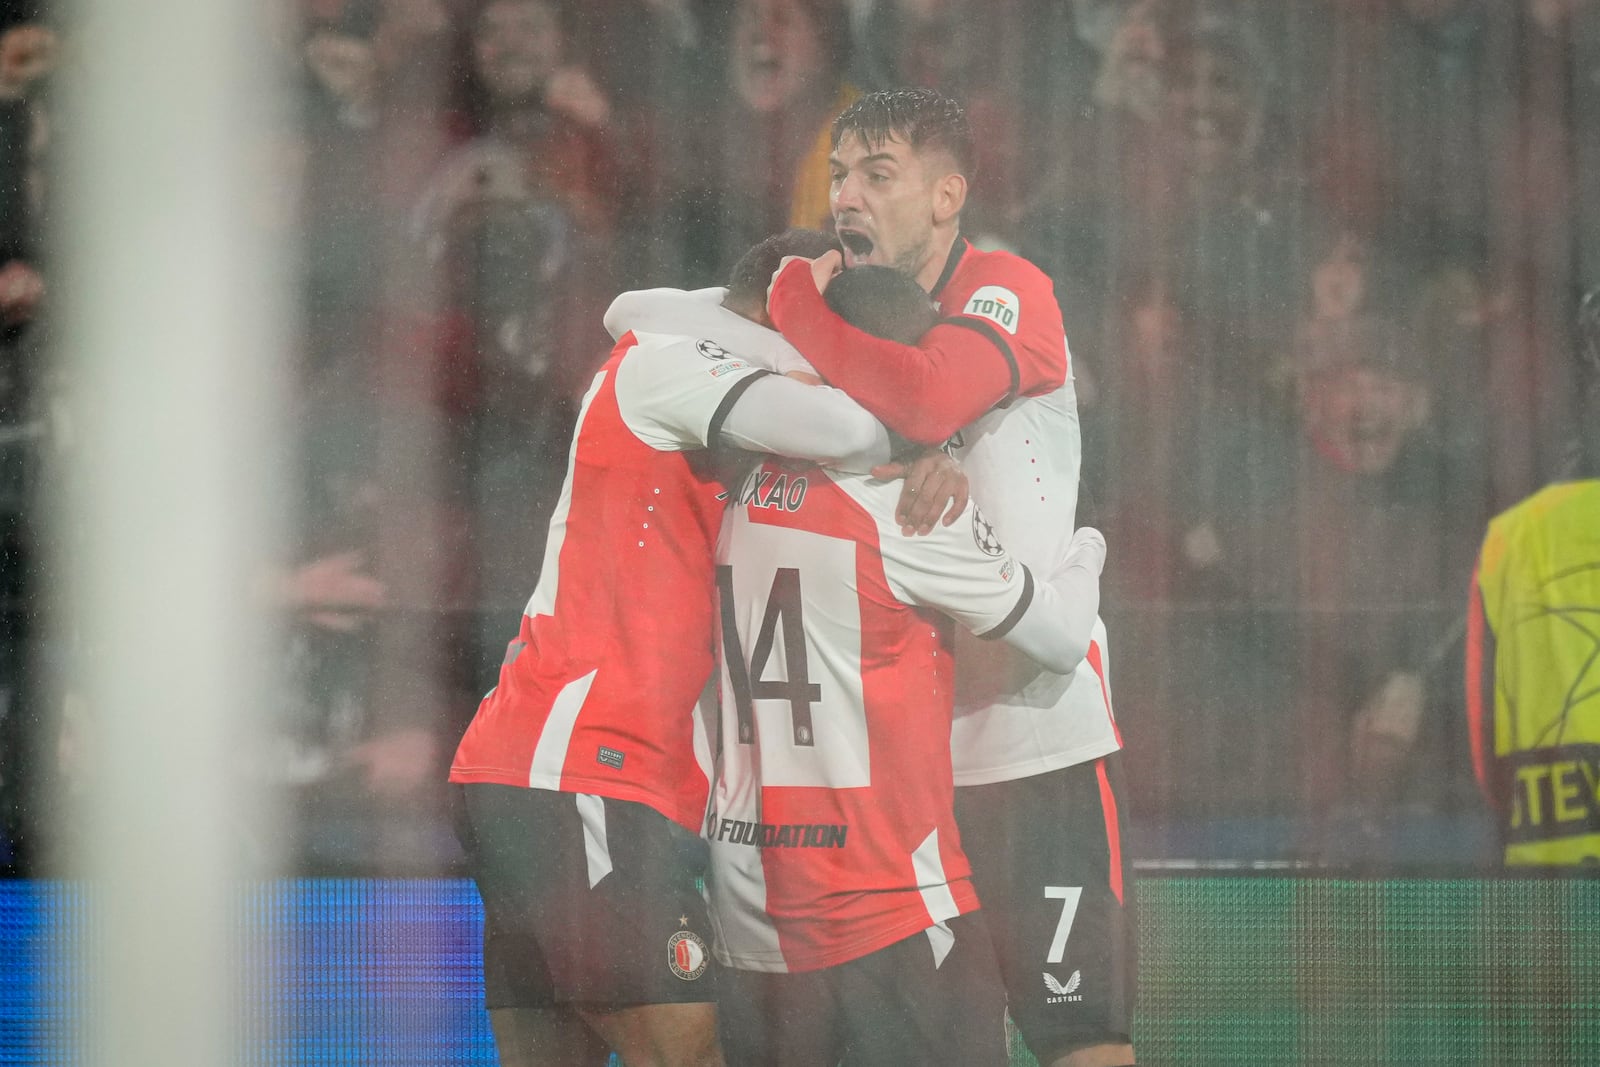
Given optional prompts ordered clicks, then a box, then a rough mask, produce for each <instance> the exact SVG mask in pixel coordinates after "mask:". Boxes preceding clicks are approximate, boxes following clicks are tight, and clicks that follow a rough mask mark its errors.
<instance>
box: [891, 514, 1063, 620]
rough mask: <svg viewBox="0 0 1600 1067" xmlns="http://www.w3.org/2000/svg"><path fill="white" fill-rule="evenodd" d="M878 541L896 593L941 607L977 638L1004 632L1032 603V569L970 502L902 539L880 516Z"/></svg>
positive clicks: (910, 599) (906, 598) (897, 528)
mask: <svg viewBox="0 0 1600 1067" xmlns="http://www.w3.org/2000/svg"><path fill="white" fill-rule="evenodd" d="M879 545H880V551H881V553H882V556H883V565H884V576H885V577H886V578H887V579H888V580H889V583H890V587H891V588H892V589H893V590H894V593H895V596H897V597H898V598H900V599H901V600H903V601H905V602H906V603H909V604H917V605H920V606H922V607H927V608H932V609H934V610H936V611H942V612H944V613H945V614H946V615H949V616H950V617H951V618H953V619H955V621H956V622H958V623H960V624H961V625H962V626H964V627H966V628H967V629H968V630H970V631H972V632H973V633H975V634H978V635H979V636H991V635H992V636H994V637H1001V636H1004V634H1005V633H1006V632H1007V631H1009V630H1010V629H1011V628H1012V627H1013V626H1015V625H1016V623H1017V620H1019V619H1020V618H1021V617H1022V616H1023V614H1024V613H1025V612H1026V611H1027V610H1028V606H1029V604H1030V603H1032V600H1033V595H1034V584H1033V583H1034V579H1033V575H1032V573H1031V572H1030V571H1029V570H1028V568H1027V567H1025V566H1024V565H1023V564H1022V563H1021V562H1020V561H1018V560H1017V559H1016V557H1014V556H1012V555H1011V553H1010V552H1008V551H1006V549H1005V547H1004V546H1003V545H1001V544H1000V541H999V539H998V538H997V537H996V536H995V532H994V528H993V527H992V526H990V525H989V523H988V520H986V519H985V518H984V517H983V512H982V511H980V510H979V509H978V507H977V506H976V505H975V504H972V503H968V504H967V508H966V511H964V512H963V513H962V515H961V518H960V519H958V520H957V521H956V522H954V523H952V524H951V525H949V526H944V525H942V524H937V525H935V526H934V529H933V532H932V533H930V534H927V535H926V536H917V537H906V536H904V535H902V534H901V533H900V529H899V527H898V526H896V525H895V524H893V523H892V522H887V521H884V520H883V519H880V520H879Z"/></svg>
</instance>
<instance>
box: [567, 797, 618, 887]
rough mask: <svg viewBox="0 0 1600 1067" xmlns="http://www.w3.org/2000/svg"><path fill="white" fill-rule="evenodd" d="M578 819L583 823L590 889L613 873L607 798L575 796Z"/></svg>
mask: <svg viewBox="0 0 1600 1067" xmlns="http://www.w3.org/2000/svg"><path fill="white" fill-rule="evenodd" d="M574 796H575V797H576V798H577V801H578V818H579V819H581V820H582V821H583V855H584V858H585V859H587V860H588V861H589V888H590V889H593V888H594V887H595V886H597V885H599V884H600V879H602V878H604V877H605V876H606V875H608V874H610V873H611V848H610V846H608V845H607V844H606V802H605V798H603V797H597V796H595V795H594V794H593V793H577V794H574Z"/></svg>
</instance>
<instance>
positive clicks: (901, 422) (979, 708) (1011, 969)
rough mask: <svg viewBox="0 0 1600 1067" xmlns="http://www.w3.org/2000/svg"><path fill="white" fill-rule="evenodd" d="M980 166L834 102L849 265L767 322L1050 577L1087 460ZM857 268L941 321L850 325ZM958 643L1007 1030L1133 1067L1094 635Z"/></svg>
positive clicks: (1128, 917) (964, 727)
mask: <svg viewBox="0 0 1600 1067" xmlns="http://www.w3.org/2000/svg"><path fill="white" fill-rule="evenodd" d="M973 157H974V153H973V148H972V132H971V130H970V128H969V127H968V124H967V120H966V116H965V114H964V113H963V111H962V109H961V108H960V107H959V105H957V104H956V103H955V102H953V101H951V100H949V99H947V98H945V97H943V96H941V95H939V94H938V93H936V92H933V91H931V90H924V89H901V90H892V91H886V92H878V93H872V94H869V95H867V96H865V97H862V98H861V99H860V100H858V101H857V102H856V103H854V104H853V105H851V106H850V107H849V108H847V109H846V110H845V111H844V112H843V113H842V114H841V115H840V116H839V118H838V120H837V121H836V122H835V124H834V129H833V153H832V156H831V158H830V167H831V171H832V184H831V186H830V201H831V209H832V212H833V217H834V221H835V224H836V227H837V230H838V234H839V239H840V241H841V243H842V244H843V246H844V253H843V255H842V256H841V255H840V254H839V253H838V252H830V253H828V254H827V255H824V256H820V257H815V258H813V259H812V260H811V261H810V262H793V263H788V264H786V265H785V266H784V267H783V268H782V269H781V270H780V271H779V273H778V274H777V276H776V277H775V278H774V279H773V284H772V287H771V290H770V294H769V301H768V311H769V313H770V315H771V318H772V320H773V322H774V323H775V324H776V325H777V326H778V327H779V328H780V329H781V330H782V331H783V333H784V336H785V337H786V338H788V339H789V340H790V341H791V342H793V344H794V345H795V347H796V348H797V349H798V350H799V351H800V352H801V354H802V355H804V356H805V357H806V358H807V359H808V360H809V361H810V362H811V363H812V364H814V365H815V367H816V368H817V370H818V371H820V372H821V373H822V375H823V376H824V377H826V378H827V379H828V380H829V381H830V382H831V383H832V384H833V385H835V386H837V387H839V388H841V389H843V390H844V391H845V392H847V393H849V394H850V395H851V396H853V397H855V398H856V399H857V400H859V401H860V402H861V403H862V405H863V406H864V407H865V408H866V409H867V410H868V411H870V412H872V413H873V414H874V415H876V416H878V417H879V418H880V419H882V420H883V422H884V424H885V425H886V426H888V427H889V428H890V429H892V430H895V431H897V432H898V433H900V434H902V435H904V436H905V437H907V438H909V439H911V440H913V441H917V442H921V443H924V444H937V443H940V442H943V441H945V440H946V439H947V438H948V439H949V441H950V445H951V451H952V452H953V453H954V454H955V455H956V456H957V457H958V458H959V459H960V461H961V463H962V466H963V467H964V468H965V470H966V473H967V476H968V477H969V478H970V479H971V483H972V491H973V495H974V497H975V498H976V499H977V500H978V501H979V503H980V504H982V506H983V509H984V514H985V516H986V517H987V519H988V521H990V522H992V523H993V527H994V529H995V530H997V531H999V533H1000V535H1001V536H1002V537H1003V539H1004V544H1005V545H1006V547H1007V548H1008V549H1010V550H1011V551H1012V552H1013V553H1015V555H1016V557H1017V558H1018V559H1020V560H1022V561H1023V562H1025V563H1027V564H1029V565H1030V566H1031V567H1033V568H1034V569H1035V570H1036V571H1038V572H1040V573H1049V572H1050V570H1051V568H1052V567H1053V566H1054V565H1055V563H1056V562H1057V561H1058V560H1059V559H1061V558H1062V556H1063V554H1064V553H1065V551H1066V548H1067V545H1068V544H1069V541H1070V537H1071V535H1072V531H1073V528H1074V520H1075V515H1076V505H1077V493H1078V467H1079V461H1080V458H1081V445H1080V439H1079V430H1078V414H1077V401H1076V397H1075V393H1074V387H1073V381H1072V375H1071V370H1070V367H1069V363H1068V350H1067V341H1066V334H1065V330H1064V328H1063V326H1062V322H1061V312H1060V309H1059V308H1058V307H1057V305H1056V301H1055V297H1054V293H1053V291H1052V287H1051V283H1050V280H1049V279H1048V278H1047V277H1046V276H1045V275H1044V274H1043V273H1042V272H1040V271H1039V270H1038V269H1037V268H1036V267H1034V266H1033V265H1032V264H1030V263H1028V262H1027V261H1026V260H1023V259H1021V258H1019V257H1017V256H1014V255H1011V254H1009V253H1005V252H984V251H981V250H979V249H977V248H974V247H973V246H972V245H971V244H970V243H969V242H967V241H966V240H965V239H964V238H963V237H962V236H961V232H960V220H961V209H962V206H963V205H964V203H965V200H966V191H967V182H968V178H969V176H970V175H971V174H972V173H973V166H972V161H973ZM870 264H876V265H889V266H895V267H898V268H899V269H900V270H902V271H904V272H905V273H907V274H910V275H911V276H912V277H914V278H915V279H916V280H917V281H918V282H919V283H920V284H921V285H922V287H923V288H924V289H925V290H926V291H927V292H928V293H929V294H930V295H931V296H932V297H933V299H934V300H935V301H936V302H937V304H938V306H939V308H940V311H941V313H942V314H943V315H944V316H945V317H944V318H943V319H942V320H941V321H940V323H939V324H938V325H936V326H934V327H933V328H932V329H930V330H929V331H928V332H927V333H926V334H924V335H923V336H922V337H921V338H919V339H918V340H917V342H916V343H915V344H906V343H902V342H900V341H895V340H889V339H884V338H879V337H875V336H872V335H871V334H870V333H868V332H866V331H863V330H861V329H858V328H856V327H853V326H852V325H850V324H849V323H848V322H846V321H845V320H844V319H843V318H842V317H840V316H839V315H837V314H836V313H835V312H834V311H832V310H831V309H830V308H829V307H828V306H827V303H826V301H825V298H824V295H823V294H824V291H825V290H826V289H827V288H828V286H829V284H830V282H831V281H832V279H833V278H834V276H835V275H836V274H837V273H838V271H839V269H840V267H841V266H843V267H847V268H849V267H856V266H860V265H870ZM704 305H705V300H704V298H703V297H700V296H697V295H694V294H689V295H684V294H677V295H676V296H674V295H673V294H672V293H670V292H667V291H654V292H651V293H644V294H631V295H630V296H629V297H628V298H627V299H626V304H625V306H626V309H627V311H628V313H629V315H630V317H631V318H632V319H633V320H634V321H648V322H652V323H654V324H655V326H656V328H663V329H670V328H681V324H683V323H685V322H703V321H704V318H703V307H704ZM617 311H618V304H613V309H612V312H611V313H610V314H611V315H615V314H616V313H617ZM608 318H609V316H608ZM675 324H677V325H675ZM919 485H920V483H919V481H918V480H917V478H916V477H908V478H907V479H906V481H905V490H904V492H903V494H902V496H901V508H902V509H907V508H911V507H915V508H917V509H918V512H917V513H918V515H919V516H926V514H927V509H926V505H925V504H923V503H917V496H918V494H917V490H918V488H919ZM916 525H918V526H919V528H926V524H925V522H924V521H923V520H921V519H919V520H918V522H917V524H916ZM956 639H957V652H956V656H957V662H958V663H959V669H958V670H957V672H956V685H957V704H956V718H955V726H954V731H953V750H954V757H955V770H954V773H955V782H956V785H957V786H958V787H959V788H957V790H956V811H957V819H958V821H959V822H960V823H961V824H962V825H963V826H966V827H968V830H969V832H968V833H967V834H966V839H967V841H968V855H969V858H970V859H971V861H972V866H973V872H974V881H975V883H976V885H977V887H978V891H979V893H980V895H981V896H982V898H983V902H984V912H985V914H986V916H987V918H988V924H989V927H990V930H991V933H992V934H993V936H994V938H995V944H996V947H997V950H998V953H999V957H1000V963H1001V968H1002V971H1003V974H1004V977H1005V983H1006V989H1007V993H1008V998H1009V1011H1010V1013H1011V1016H1012V1018H1013V1020H1014V1021H1015V1022H1016V1023H1017V1025H1018V1027H1019V1029H1020V1030H1021V1032H1022V1035H1023V1038H1024V1039H1025V1040H1026V1042H1027V1043H1028V1046H1029V1048H1030V1049H1031V1050H1032V1051H1033V1053H1034V1055H1035V1056H1036V1057H1037V1058H1038V1059H1039V1061H1040V1062H1041V1063H1042V1064H1044V1065H1046V1067H1107V1065H1120V1064H1129V1063H1132V1062H1133V1048H1132V1045H1131V1042H1130V1027H1131V1022H1132V1012H1133V1001H1134V989H1135V974H1134V963H1135V958H1134V929H1133V921H1132V920H1133V912H1132V903H1133V902H1132V900H1131V899H1129V897H1128V892H1127V891H1128V888H1129V886H1128V882H1129V878H1128V870H1129V865H1128V862H1127V857H1126V854H1125V852H1124V851H1123V847H1122V837H1123V833H1124V830H1125V826H1126V822H1127V812H1126V808H1125V805H1124V803H1123V801H1122V790H1121V785H1120V779H1121V775H1120V765H1119V762H1118V757H1117V752H1118V750H1119V749H1120V748H1121V746H1122V740H1121V737H1120V734H1119V733H1118V730H1117V726H1116V722H1115V720H1114V719H1113V717H1112V713H1111V698H1110V677H1109V667H1110V665H1109V661H1108V656H1107V652H1106V647H1105V633H1104V629H1103V627H1097V628H1096V634H1095V641H1094V643H1093V644H1092V646H1091V648H1090V651H1089V654H1088V655H1087V656H1086V657H1085V658H1084V660H1083V661H1082V662H1081V663H1080V664H1079V665H1078V667H1077V668H1076V669H1075V670H1074V671H1072V672H1071V673H1069V674H1065V675H1062V674H1059V673H1056V672H1053V671H1050V670H1048V669H1046V668H1045V667H1042V666H1041V665H1039V664H1037V663H1035V662H1033V661H1031V660H1030V659H1028V658H1027V657H1026V656H1022V655H1020V654H1016V653H1015V652H1013V651H1012V650H1011V649H1010V648H1009V647H1008V646H1004V645H996V644H993V643H989V644H985V643H983V642H977V641H973V640H970V639H969V638H968V637H967V635H965V634H964V633H961V632H958V633H957V636H956ZM1069 987H1070V989H1069Z"/></svg>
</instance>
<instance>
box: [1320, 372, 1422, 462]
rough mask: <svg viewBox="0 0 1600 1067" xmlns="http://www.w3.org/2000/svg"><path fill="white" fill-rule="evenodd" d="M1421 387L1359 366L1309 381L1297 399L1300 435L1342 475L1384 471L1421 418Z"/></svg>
mask: <svg viewBox="0 0 1600 1067" xmlns="http://www.w3.org/2000/svg"><path fill="white" fill-rule="evenodd" d="M1426 404H1427V399H1426V394H1425V393H1424V392H1423V391H1422V387H1421V386H1419V385H1416V384H1414V383H1412V382H1408V381H1406V380H1404V379H1403V378H1400V377H1397V376H1395V375H1394V374H1391V373H1388V372H1386V371H1383V370H1380V369H1378V368H1375V367H1370V366H1363V365H1361V364H1359V363H1348V364H1345V365H1343V366H1339V367H1331V368H1328V369H1327V370H1325V371H1322V372H1320V373H1317V374H1314V375H1312V376H1311V377H1310V378H1309V380H1308V381H1307V382H1306V384H1305V386H1304V389H1303V392H1302V395H1301V404H1300V406H1301V413H1302V417H1303V419H1304V426H1305V433H1306V436H1307V437H1308V438H1310V440H1311V441H1312V443H1313V444H1315V445H1316V446H1317V450H1318V451H1319V452H1321V453H1322V454H1323V455H1324V456H1326V457H1327V458H1328V459H1329V460H1330V461H1332V462H1333V463H1334V464H1335V465H1336V466H1338V467H1339V468H1340V469H1342V470H1347V471H1354V472H1356V473H1359V474H1378V473H1381V472H1383V471H1385V470H1388V469H1389V465H1390V464H1392V463H1393V462H1394V460H1395V457H1396V456H1397V455H1399V453H1400V448H1401V446H1402V445H1404V444H1405V441H1406V438H1407V437H1409V436H1410V434H1411V431H1412V430H1414V429H1416V428H1417V427H1418V426H1420V425H1421V423H1422V421H1423V418H1424V417H1425V416H1426V413H1427V409H1426Z"/></svg>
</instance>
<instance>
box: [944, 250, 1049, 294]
mask: <svg viewBox="0 0 1600 1067" xmlns="http://www.w3.org/2000/svg"><path fill="white" fill-rule="evenodd" d="M985 285H1003V286H1007V287H1010V288H1014V289H1018V290H1026V291H1027V292H1029V293H1035V292H1038V293H1044V294H1046V295H1048V296H1049V297H1050V300H1051V303H1054V302H1055V296H1054V292H1055V285H1054V283H1053V282H1051V281H1050V276H1049V275H1048V274H1046V273H1045V272H1044V271H1042V270H1040V269H1039V267H1038V266H1037V265H1036V264H1034V263H1033V262H1032V261H1031V260H1027V259H1024V258H1023V257H1021V256H1019V255H1017V254H1016V253H1015V252H1008V251H1006V250H1005V249H1003V248H995V249H982V248H979V247H977V246H976V245H972V244H968V245H967V246H966V249H965V251H964V252H962V254H961V262H960V263H958V264H956V269H955V272H954V273H953V274H952V275H951V278H950V285H949V287H948V289H947V292H951V293H955V292H967V291H971V290H973V289H977V288H979V287H982V286H985Z"/></svg>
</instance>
